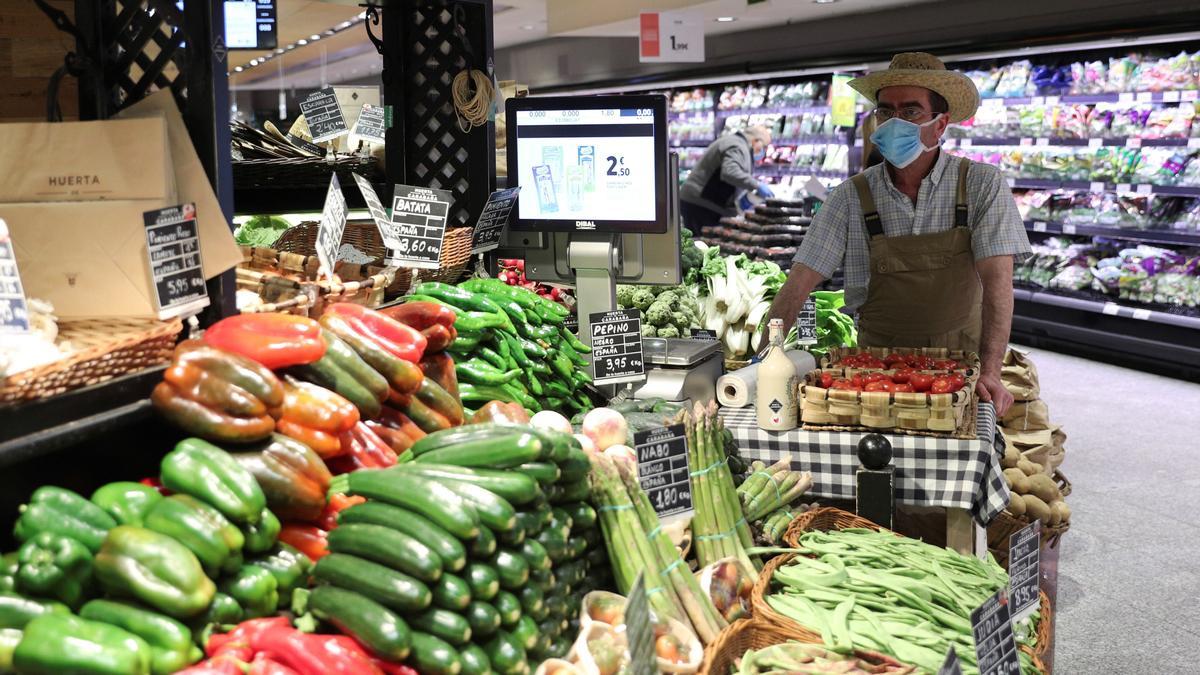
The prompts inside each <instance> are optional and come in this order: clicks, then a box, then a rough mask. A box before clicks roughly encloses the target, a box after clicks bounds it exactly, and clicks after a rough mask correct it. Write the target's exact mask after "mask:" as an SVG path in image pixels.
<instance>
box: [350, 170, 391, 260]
mask: <svg viewBox="0 0 1200 675" xmlns="http://www.w3.org/2000/svg"><path fill="white" fill-rule="evenodd" d="M354 183H355V184H356V185H358V191H359V192H361V193H362V196H363V201H364V202H366V203H367V211H370V212H371V220H374V221H375V229H377V230H379V236H380V237H383V239H384V245H386V244H387V236H388V232H387V231H386V230H387V228H388V226H389V224H390V223H388V214H387V209H385V208H383V202H381V201H379V195H378V194H377V193H376V192H375V187H374V186H372V185H371V181H369V180H367V179H366V178H363V177H362V176H360V175H358V174H354Z"/></svg>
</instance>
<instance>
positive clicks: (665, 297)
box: [654, 291, 679, 310]
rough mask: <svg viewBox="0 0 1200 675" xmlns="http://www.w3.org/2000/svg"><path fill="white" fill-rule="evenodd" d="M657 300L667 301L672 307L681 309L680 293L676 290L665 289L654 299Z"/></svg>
mask: <svg viewBox="0 0 1200 675" xmlns="http://www.w3.org/2000/svg"><path fill="white" fill-rule="evenodd" d="M654 301H655V302H665V303H667V304H668V305H670V306H671V309H673V310H674V309H679V294H678V293H676V292H675V291H663V292H662V293H659V295H658V297H657V298H655V299H654Z"/></svg>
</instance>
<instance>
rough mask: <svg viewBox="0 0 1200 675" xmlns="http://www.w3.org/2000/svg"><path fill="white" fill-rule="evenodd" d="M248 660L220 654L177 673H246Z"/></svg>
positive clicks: (201, 674)
mask: <svg viewBox="0 0 1200 675" xmlns="http://www.w3.org/2000/svg"><path fill="white" fill-rule="evenodd" d="M245 673H246V662H245V661H242V660H241V659H239V658H237V657H236V656H234V655H233V654H220V655H218V656H214V657H212V658H211V659H205V660H204V661H201V662H200V663H197V664H195V665H192V666H189V667H187V668H184V669H183V670H177V671H175V675H245Z"/></svg>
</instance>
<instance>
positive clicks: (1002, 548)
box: [987, 470, 1071, 570]
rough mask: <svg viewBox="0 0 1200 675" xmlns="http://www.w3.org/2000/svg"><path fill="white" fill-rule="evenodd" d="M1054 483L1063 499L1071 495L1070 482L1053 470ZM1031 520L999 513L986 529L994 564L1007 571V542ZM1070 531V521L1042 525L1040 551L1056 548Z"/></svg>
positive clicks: (1026, 517) (1021, 516) (1024, 516)
mask: <svg viewBox="0 0 1200 675" xmlns="http://www.w3.org/2000/svg"><path fill="white" fill-rule="evenodd" d="M1054 482H1055V483H1058V488H1059V492H1061V493H1062V495H1063V496H1064V497H1066V496H1067V495H1068V494H1070V493H1071V481H1069V480H1067V477H1066V476H1064V475H1063V474H1062V472H1061V471H1057V470H1055V472H1054ZM1032 522H1033V520H1032V519H1031V518H1030V517H1029V516H1027V515H1020V516H1014V515H1013V514H1011V513H1009V512H1008V511H1007V510H1004V511H1001V512H1000V515H998V516H996V518H995V520H993V521H992V522H991V523H990V524H989V525H988V528H987V540H988V551H990V552H991V554H992V555H993V556H995V558H996V562H998V563H1000V566H1001V567H1003V568H1004V569H1006V570H1007V569H1008V540H1009V538H1010V537H1012V536H1013V535H1014V534H1016V533H1017V532H1020V531H1021V530H1023V529H1025V528H1026V527H1028V526H1029V524H1030V523H1032ZM1069 529H1071V523H1070V521H1068V522H1065V523H1060V524H1058V525H1047V524H1046V523H1042V537H1041V538H1042V543H1041V547H1042V549H1047V548H1057V547H1058V541H1059V540H1060V539H1062V536H1063V535H1064V534H1066V532H1067V530H1069Z"/></svg>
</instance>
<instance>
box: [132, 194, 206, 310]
mask: <svg viewBox="0 0 1200 675" xmlns="http://www.w3.org/2000/svg"><path fill="white" fill-rule="evenodd" d="M142 221H143V224H144V225H145V227H146V257H147V259H148V261H149V264H150V278H151V281H152V282H153V284H154V301H155V304H156V305H157V306H158V318H159V319H171V318H174V317H177V316H191V315H193V314H196V313H198V312H199V311H200V310H202V309H204V308H205V307H208V303H209V301H208V288H207V287H206V286H205V285H204V267H203V265H202V264H201V262H200V233H199V231H198V229H197V228H196V205H195V204H182V205H180V206H171V207H168V208H165V209H154V210H152V211H146V212H144V213H143V214H142Z"/></svg>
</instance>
